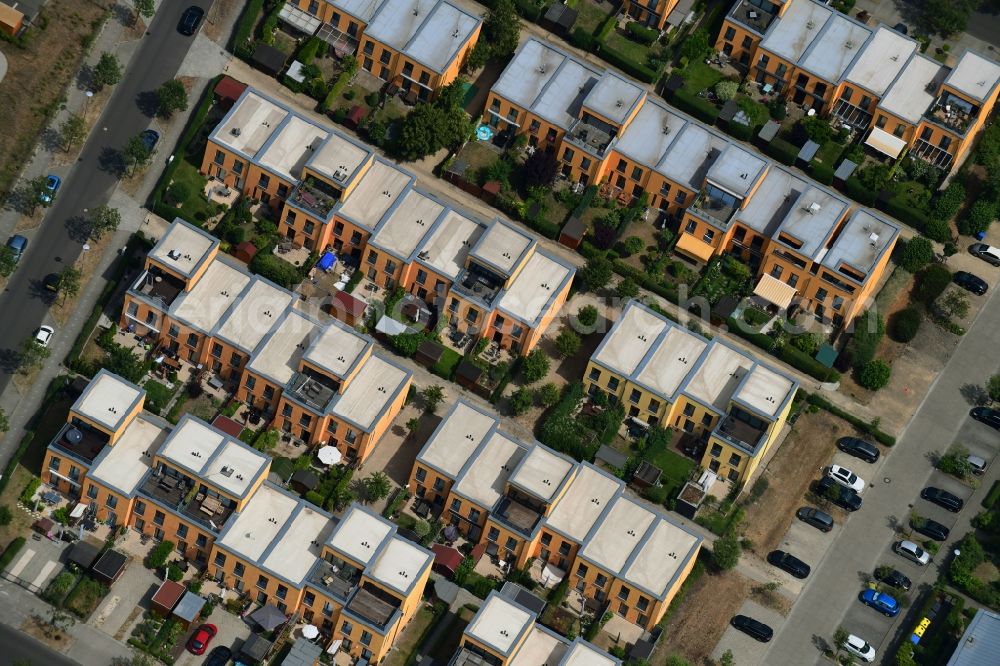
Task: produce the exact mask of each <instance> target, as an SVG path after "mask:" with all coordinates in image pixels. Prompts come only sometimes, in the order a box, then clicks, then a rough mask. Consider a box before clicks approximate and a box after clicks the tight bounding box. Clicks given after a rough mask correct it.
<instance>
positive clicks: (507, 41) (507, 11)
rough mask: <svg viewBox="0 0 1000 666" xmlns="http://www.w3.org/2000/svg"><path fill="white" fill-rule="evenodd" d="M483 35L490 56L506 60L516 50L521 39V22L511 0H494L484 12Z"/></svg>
mask: <svg viewBox="0 0 1000 666" xmlns="http://www.w3.org/2000/svg"><path fill="white" fill-rule="evenodd" d="M483 33H484V34H485V36H486V39H487V41H488V42H489V44H490V55H491V56H492V57H494V58H506V57H507V56H509V55H511V54H512V53H514V51H515V50H517V43H518V41H519V40H520V38H521V20H520V18H519V17H518V15H517V8H516V7H515V6H514V2H513V0H496V2H494V3H493V6H492V7H491V8H490V9H489V10H488V11H487V12H486V18H485V19H484V20H483Z"/></svg>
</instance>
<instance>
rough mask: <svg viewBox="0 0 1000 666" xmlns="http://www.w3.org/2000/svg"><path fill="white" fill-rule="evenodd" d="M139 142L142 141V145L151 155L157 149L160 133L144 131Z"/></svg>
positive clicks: (151, 130) (149, 130) (150, 130)
mask: <svg viewBox="0 0 1000 666" xmlns="http://www.w3.org/2000/svg"><path fill="white" fill-rule="evenodd" d="M139 140H140V141H142V145H143V146H144V147H145V148H146V150H148V151H149V152H150V153H152V152H153V149H154V148H156V144H157V143H158V142H159V141H160V133H159V132H157V131H156V130H154V129H144V130H142V133H141V134H140V135H139Z"/></svg>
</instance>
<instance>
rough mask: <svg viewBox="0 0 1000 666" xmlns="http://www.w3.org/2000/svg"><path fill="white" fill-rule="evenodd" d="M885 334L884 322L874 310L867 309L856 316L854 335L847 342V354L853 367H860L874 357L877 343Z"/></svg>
mask: <svg viewBox="0 0 1000 666" xmlns="http://www.w3.org/2000/svg"><path fill="white" fill-rule="evenodd" d="M883 335H885V322H884V321H883V320H882V317H881V315H879V314H878V313H876V312H875V311H874V310H867V311H866V312H865V313H864V314H863V315H861V316H860V317H858V318H857V320H856V321H855V324H854V335H853V336H852V337H851V340H850V342H848V343H847V347H846V351H847V356H848V358H850V360H851V364H852V365H853V366H854V367H855V368H860V367H862V366H864V365H865V364H867V363H868V362H869V361H871V360H872V359H874V358H875V350H876V349H878V343H879V341H880V340H881V339H882V336H883Z"/></svg>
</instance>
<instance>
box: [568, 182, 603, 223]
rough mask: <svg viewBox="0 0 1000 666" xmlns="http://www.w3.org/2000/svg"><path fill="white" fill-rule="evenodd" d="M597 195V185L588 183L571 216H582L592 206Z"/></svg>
mask: <svg viewBox="0 0 1000 666" xmlns="http://www.w3.org/2000/svg"><path fill="white" fill-rule="evenodd" d="M596 195H597V185H588V186H587V187H586V189H584V190H583V194H582V195H580V202H579V203H578V204H576V208H574V209H573V212H572V213H571V214H570V217H581V216H582V215H583V214H584V213H585V212H586V211H587V209H588V208H590V203H591V202H592V201H593V200H594V197H595V196H596Z"/></svg>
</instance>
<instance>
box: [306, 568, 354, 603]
mask: <svg viewBox="0 0 1000 666" xmlns="http://www.w3.org/2000/svg"><path fill="white" fill-rule="evenodd" d="M360 580H361V571H359V570H358V569H356V568H354V567H352V566H351V565H350V564H347V563H346V562H344V561H343V560H339V559H337V558H334V559H333V560H332V561H327V560H317V562H316V564H314V565H313V567H312V570H311V571H310V572H309V576H308V577H307V578H306V582H307V583H309V584H310V585H312V586H313V587H315V588H317V589H319V590H323V591H324V592H326V593H328V594H330V595H333V596H334V597H336V598H338V599H342V600H344V601H346V600H347V599H348V597H350V596H351V592H353V591H354V588H355V587H357V585H358V582H359V581H360Z"/></svg>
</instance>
